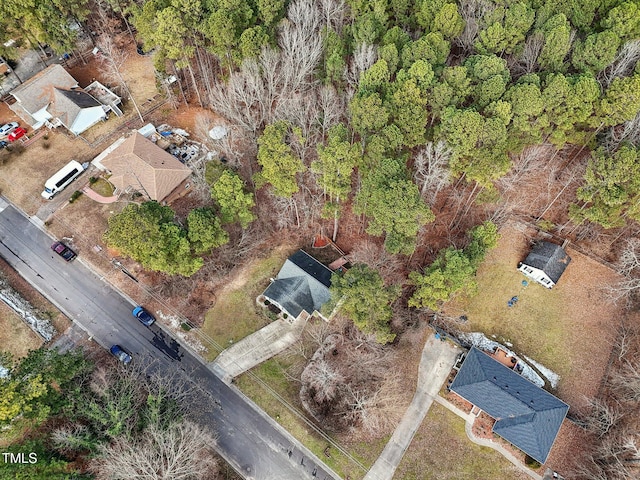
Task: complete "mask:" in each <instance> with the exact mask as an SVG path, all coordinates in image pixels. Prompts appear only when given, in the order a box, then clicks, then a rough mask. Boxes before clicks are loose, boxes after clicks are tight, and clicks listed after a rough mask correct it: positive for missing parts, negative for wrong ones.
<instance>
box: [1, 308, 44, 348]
mask: <svg viewBox="0 0 640 480" xmlns="http://www.w3.org/2000/svg"><path fill="white" fill-rule="evenodd" d="M0 332H2V335H0V351H2V352H9V353H11V355H13V356H14V357H15V358H21V357H24V356H25V355H26V354H27V353H28V352H29V350H35V349H36V348H39V347H40V346H41V345H42V339H41V338H40V337H39V336H38V335H37V334H36V333H35V332H34V331H33V330H31V329H30V328H29V327H28V326H27V325H26V324H25V323H24V321H23V320H22V319H21V318H20V316H19V315H18V314H17V313H15V312H14V311H13V310H12V309H11V308H10V307H9V306H8V305H7V304H6V303H4V302H2V301H0Z"/></svg>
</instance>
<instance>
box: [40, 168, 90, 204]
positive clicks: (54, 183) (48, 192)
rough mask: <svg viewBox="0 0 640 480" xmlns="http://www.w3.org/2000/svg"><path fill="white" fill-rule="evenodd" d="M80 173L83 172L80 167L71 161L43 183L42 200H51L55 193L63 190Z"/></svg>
mask: <svg viewBox="0 0 640 480" xmlns="http://www.w3.org/2000/svg"><path fill="white" fill-rule="evenodd" d="M82 172H84V168H82V165H80V164H79V163H78V162H76V161H75V160H71V161H70V162H69V163H67V164H66V165H65V166H64V167H62V168H61V169H60V170H58V171H57V172H56V173H55V174H54V175H53V176H52V177H51V178H50V179H49V180H47V181H46V182H45V184H44V191H43V192H42V194H41V195H42V198H46V199H47V200H51V199H52V198H53V196H54V195H55V194H56V193H58V192H59V191H61V190H64V188H65V187H66V186H67V185H69V184H70V183H71V182H73V180H74V179H75V178H76V177H77V176H78V175H80V174H81V173H82Z"/></svg>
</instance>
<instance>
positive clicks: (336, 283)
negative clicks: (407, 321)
mask: <svg viewBox="0 0 640 480" xmlns="http://www.w3.org/2000/svg"><path fill="white" fill-rule="evenodd" d="M330 292H331V301H330V302H329V303H328V305H327V307H326V309H327V311H328V312H330V311H332V310H333V309H334V308H336V307H337V308H339V309H340V310H341V311H342V312H343V313H344V314H345V315H346V316H347V317H349V318H350V319H351V320H353V323H354V324H355V325H356V326H357V327H358V328H359V329H360V330H362V331H363V332H365V333H369V334H373V335H375V337H376V341H377V342H378V343H389V342H391V341H393V339H394V338H395V334H394V333H392V332H391V329H390V327H389V321H390V320H391V317H392V311H391V303H392V302H393V301H394V300H395V299H396V298H397V297H398V295H399V293H400V291H399V289H398V288H396V287H385V285H384V282H383V281H382V277H381V276H380V274H379V273H378V271H377V270H374V269H372V268H370V267H368V266H367V265H364V264H356V265H353V267H352V268H350V269H348V270H347V271H346V273H344V274H340V273H334V274H333V275H332V277H331V288H330Z"/></svg>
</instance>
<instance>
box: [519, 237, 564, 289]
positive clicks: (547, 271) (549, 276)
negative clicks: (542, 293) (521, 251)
mask: <svg viewBox="0 0 640 480" xmlns="http://www.w3.org/2000/svg"><path fill="white" fill-rule="evenodd" d="M570 262H571V257H570V256H569V255H567V252H565V251H564V248H562V247H561V246H560V245H556V244H555V243H551V242H537V243H536V244H535V245H534V246H533V248H532V249H531V252H530V253H529V255H527V258H525V259H524V261H522V262H520V263H519V264H518V270H520V271H521V272H522V273H524V274H525V275H526V276H527V277H529V278H531V279H532V280H535V281H536V282H538V283H539V284H540V285H542V286H543V287H547V288H551V287H553V286H554V285H555V284H556V283H558V280H560V277H561V276H562V274H563V273H564V271H565V270H566V268H567V266H568V265H569V263H570Z"/></svg>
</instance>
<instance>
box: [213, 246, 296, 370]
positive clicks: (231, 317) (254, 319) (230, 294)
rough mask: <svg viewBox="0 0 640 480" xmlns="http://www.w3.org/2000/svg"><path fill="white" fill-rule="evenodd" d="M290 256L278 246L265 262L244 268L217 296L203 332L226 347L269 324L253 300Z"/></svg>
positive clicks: (282, 247) (288, 250)
mask: <svg viewBox="0 0 640 480" xmlns="http://www.w3.org/2000/svg"><path fill="white" fill-rule="evenodd" d="M291 253H292V248H291V247H290V246H289V245H281V246H279V247H277V248H275V249H274V250H273V251H272V252H271V254H270V255H269V256H268V257H267V258H262V259H256V260H253V261H251V262H248V263H247V264H246V265H245V266H243V267H242V268H241V269H240V270H239V271H238V273H237V274H236V275H235V277H233V278H232V279H231V280H230V281H229V283H227V284H226V285H225V286H224V287H223V288H222V289H221V290H219V291H218V292H216V298H217V301H216V304H215V305H214V306H213V308H211V309H210V310H209V311H208V312H207V313H206V315H205V320H204V324H203V325H202V328H201V330H202V332H203V333H204V334H206V335H208V336H209V337H211V338H212V339H213V340H214V341H215V342H216V343H217V344H218V345H221V346H223V347H225V346H228V345H230V344H232V343H233V342H237V341H238V340H241V339H243V338H244V337H246V336H247V335H249V334H251V333H253V332H255V331H256V330H259V329H260V328H262V327H264V326H265V325H267V324H268V323H269V322H270V320H269V319H268V318H267V317H266V316H265V315H264V313H263V311H262V309H261V308H259V307H258V306H257V305H256V297H257V296H258V295H259V294H260V293H262V291H263V290H264V289H265V288H267V286H268V285H269V278H274V277H275V276H276V275H277V273H278V271H279V270H280V267H282V264H283V263H284V261H285V259H286V258H287V257H288V256H289V255H290V254H291ZM218 353H219V352H216V351H210V353H209V355H208V358H207V360H209V361H212V360H213V359H214V358H215V357H216V356H217V355H218Z"/></svg>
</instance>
